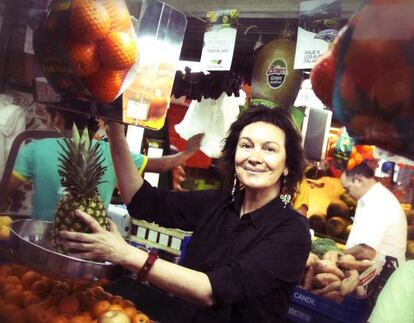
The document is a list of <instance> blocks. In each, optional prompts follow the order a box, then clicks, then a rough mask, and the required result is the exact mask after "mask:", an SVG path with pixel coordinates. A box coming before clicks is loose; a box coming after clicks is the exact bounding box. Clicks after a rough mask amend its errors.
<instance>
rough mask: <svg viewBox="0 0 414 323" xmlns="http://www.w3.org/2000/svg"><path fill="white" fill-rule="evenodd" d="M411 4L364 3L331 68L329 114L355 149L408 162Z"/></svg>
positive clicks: (413, 151)
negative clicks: (380, 150) (376, 149)
mask: <svg viewBox="0 0 414 323" xmlns="http://www.w3.org/2000/svg"><path fill="white" fill-rule="evenodd" d="M413 18H414V4H413V3H412V2H410V1H405V0H395V1H394V0H370V1H366V2H365V3H364V5H363V6H362V7H361V8H360V10H359V11H358V12H356V14H355V15H354V16H353V17H352V18H351V19H350V20H349V22H348V27H347V30H346V31H345V34H344V35H343V38H342V40H341V46H340V48H339V54H338V56H337V62H336V79H335V88H334V91H333V110H334V114H335V116H336V118H337V119H338V120H339V121H340V122H341V123H342V124H343V125H345V126H346V128H347V130H348V131H349V134H350V135H351V136H352V138H354V139H355V140H356V142H357V143H358V144H368V145H375V146H378V147H380V148H383V149H385V150H387V151H390V152H392V153H394V154H397V155H401V156H405V157H408V158H410V159H413V158H414V148H413V146H412V145H411V143H412V141H413V139H414V117H413V116H414V114H413V106H414V105H413V103H414V92H413V91H412V89H413V85H414V63H413V60H412V53H413V51H412V49H413V44H414V34H413V30H414V19H413Z"/></svg>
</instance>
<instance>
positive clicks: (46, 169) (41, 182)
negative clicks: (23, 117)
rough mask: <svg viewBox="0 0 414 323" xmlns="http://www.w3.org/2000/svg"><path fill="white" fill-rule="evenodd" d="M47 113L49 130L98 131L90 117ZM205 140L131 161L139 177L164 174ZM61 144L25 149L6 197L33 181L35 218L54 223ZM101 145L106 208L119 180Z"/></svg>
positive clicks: (51, 140)
mask: <svg viewBox="0 0 414 323" xmlns="http://www.w3.org/2000/svg"><path fill="white" fill-rule="evenodd" d="M47 111H48V114H49V116H48V121H47V126H48V128H50V129H59V130H70V129H72V125H73V124H74V123H75V124H76V125H77V127H78V128H79V129H84V128H85V127H88V129H89V131H90V132H95V131H96V130H97V127H98V126H97V123H96V122H95V120H94V119H92V118H90V117H89V116H87V115H84V114H80V113H75V112H70V111H65V110H58V109H54V108H53V107H47ZM202 137H203V136H202V135H201V134H199V135H196V136H193V137H192V138H190V139H189V141H188V145H187V147H186V149H185V150H183V151H181V152H178V153H176V154H174V155H168V156H164V157H160V158H148V157H147V156H144V155H141V154H134V153H131V158H132V160H133V161H134V164H135V166H136V167H137V170H138V172H139V173H140V175H142V172H143V171H144V169H145V171H148V172H156V173H162V172H165V171H168V170H170V169H172V168H174V167H177V166H179V165H180V164H182V163H183V162H184V161H185V160H186V159H188V158H189V157H191V156H192V155H193V154H194V153H195V152H196V151H197V150H198V149H199V147H200V143H201V140H202ZM59 142H60V143H61V144H62V143H63V142H64V141H63V138H45V139H40V140H32V141H31V142H30V143H28V144H27V145H25V146H23V147H22V148H21V149H20V151H19V153H18V155H17V158H16V161H15V165H14V168H13V172H12V176H11V177H10V179H9V184H8V187H7V192H6V194H8V195H11V194H13V193H14V192H15V191H16V190H17V189H18V187H19V186H21V185H22V184H24V183H26V182H28V181H32V182H33V197H32V218H33V219H38V220H46V221H51V220H52V219H53V217H54V214H55V208H56V205H57V202H58V200H59V199H60V197H61V195H62V193H63V192H62V187H61V184H60V176H59V174H58V168H59V161H58V158H59V153H61V152H62V148H61V147H60V145H59ZM99 145H100V150H101V152H102V156H103V166H104V167H107V168H106V171H105V173H104V174H103V176H102V183H101V184H100V185H98V191H99V193H100V195H101V198H102V200H103V202H104V204H105V207H108V205H109V203H110V201H111V198H112V194H113V191H114V189H115V187H116V177H115V171H114V167H113V164H112V159H111V154H110V149H109V144H108V143H107V142H106V141H104V140H100V142H99Z"/></svg>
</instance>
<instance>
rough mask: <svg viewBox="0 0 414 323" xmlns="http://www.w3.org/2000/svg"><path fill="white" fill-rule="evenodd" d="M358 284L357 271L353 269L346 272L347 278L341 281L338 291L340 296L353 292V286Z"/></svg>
mask: <svg viewBox="0 0 414 323" xmlns="http://www.w3.org/2000/svg"><path fill="white" fill-rule="evenodd" d="M358 285H359V273H358V271H357V270H355V269H353V270H350V271H348V272H347V278H345V279H344V280H343V281H342V282H341V286H340V287H339V291H340V292H341V295H342V296H346V295H348V294H351V293H353V292H354V290H355V288H356V287H357V286H358Z"/></svg>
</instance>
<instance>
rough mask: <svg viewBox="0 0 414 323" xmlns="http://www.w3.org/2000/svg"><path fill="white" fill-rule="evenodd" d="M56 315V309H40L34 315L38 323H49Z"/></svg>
mask: <svg viewBox="0 0 414 323" xmlns="http://www.w3.org/2000/svg"><path fill="white" fill-rule="evenodd" d="M56 315H58V311H57V309H56V308H46V307H41V308H40V309H39V310H38V311H37V312H36V315H35V319H36V320H37V322H39V323H49V322H50V321H51V320H52V318H53V317H55V316H56Z"/></svg>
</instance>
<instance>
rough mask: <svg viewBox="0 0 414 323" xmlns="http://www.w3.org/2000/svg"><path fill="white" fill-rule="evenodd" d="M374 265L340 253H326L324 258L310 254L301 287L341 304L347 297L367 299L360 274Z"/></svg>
mask: <svg viewBox="0 0 414 323" xmlns="http://www.w3.org/2000/svg"><path fill="white" fill-rule="evenodd" d="M371 265H372V261H370V260H356V259H355V257H354V256H352V255H345V254H342V253H341V252H340V251H327V252H326V253H325V254H324V255H323V256H322V257H321V258H319V257H318V256H317V255H315V254H314V253H312V252H311V253H310V254H309V257H308V260H307V262H306V269H305V273H304V276H303V280H302V283H301V286H300V287H301V288H303V289H305V290H307V291H310V292H311V293H313V294H315V295H318V296H322V297H324V298H326V299H329V300H331V301H334V302H335V303H338V304H339V303H341V302H342V301H343V299H344V297H345V296H347V295H353V296H356V297H365V296H366V289H365V287H364V286H362V285H361V284H360V281H359V275H360V274H361V273H362V272H364V271H365V270H366V269H368V268H369V267H370V266H371Z"/></svg>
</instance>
